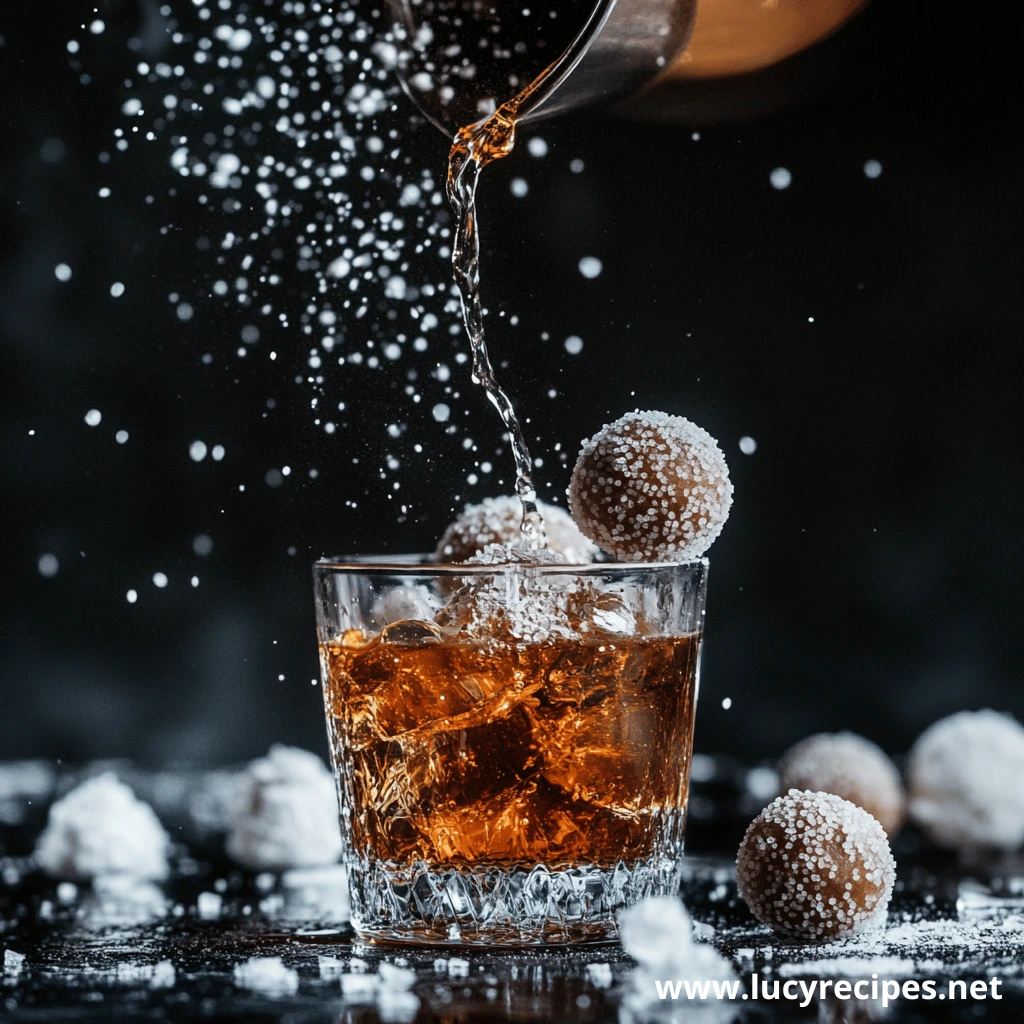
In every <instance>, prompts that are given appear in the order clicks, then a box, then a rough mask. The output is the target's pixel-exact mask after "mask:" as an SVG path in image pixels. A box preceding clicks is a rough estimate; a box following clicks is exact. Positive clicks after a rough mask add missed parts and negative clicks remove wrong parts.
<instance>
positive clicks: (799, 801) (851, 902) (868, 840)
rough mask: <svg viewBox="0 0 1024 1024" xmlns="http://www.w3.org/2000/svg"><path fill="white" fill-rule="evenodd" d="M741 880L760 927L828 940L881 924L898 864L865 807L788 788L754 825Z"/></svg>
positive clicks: (741, 861)
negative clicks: (765, 926) (762, 925)
mask: <svg viewBox="0 0 1024 1024" xmlns="http://www.w3.org/2000/svg"><path fill="white" fill-rule="evenodd" d="M736 878H737V882H738V884H739V891H740V895H741V896H742V897H743V898H744V900H746V902H747V906H748V907H750V910H751V912H752V913H753V915H754V916H755V917H756V918H757V919H758V920H759V921H760V922H761V923H762V924H766V925H768V927H769V928H771V929H772V930H773V931H776V932H778V933H780V934H782V935H788V936H792V937H794V938H803V939H814V940H827V939H836V938H839V937H840V936H843V935H847V934H849V933H851V932H857V931H861V930H862V929H864V928H866V927H867V926H869V925H871V924H874V923H880V922H881V921H882V920H883V915H884V914H885V910H886V908H887V907H888V905H889V900H890V898H891V896H892V887H893V882H894V881H895V879H896V865H895V862H894V861H893V858H892V853H891V851H890V850H889V841H888V839H887V838H886V835H885V831H884V830H883V828H882V826H881V825H880V824H879V823H878V821H877V820H876V819H875V818H873V817H871V815H870V814H868V812H867V811H865V810H864V809H863V808H862V807H858V806H857V805H856V804H852V803H850V801H849V800H844V799H842V797H838V796H835V795H834V794H832V793H812V792H809V791H806V790H797V789H791V790H790V791H789V792H788V793H786V794H784V795H783V796H780V797H777V798H776V799H775V800H774V801H773V802H772V803H770V804H769V805H768V806H767V807H766V808H765V809H764V810H763V811H762V812H761V813H760V814H759V815H758V816H757V817H756V818H755V819H754V820H753V822H751V824H750V827H749V828H748V829H747V833H746V835H745V836H744V837H743V842H742V843H740V849H739V854H738V856H737V860H736Z"/></svg>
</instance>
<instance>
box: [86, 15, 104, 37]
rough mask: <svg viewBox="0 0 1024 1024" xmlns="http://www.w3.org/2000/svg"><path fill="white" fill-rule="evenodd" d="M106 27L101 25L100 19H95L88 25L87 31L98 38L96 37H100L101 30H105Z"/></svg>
mask: <svg viewBox="0 0 1024 1024" xmlns="http://www.w3.org/2000/svg"><path fill="white" fill-rule="evenodd" d="M106 27H107V26H106V25H104V24H103V22H102V20H101V19H99V18H97V19H96V20H95V21H93V22H92V23H91V24H90V25H89V31H90V32H91V33H92V34H93V35H94V36H98V35H101V34H102V32H103V30H104V29H105V28H106Z"/></svg>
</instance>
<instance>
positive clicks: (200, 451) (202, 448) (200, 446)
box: [188, 441, 206, 462]
mask: <svg viewBox="0 0 1024 1024" xmlns="http://www.w3.org/2000/svg"><path fill="white" fill-rule="evenodd" d="M188 454H189V457H190V458H191V459H192V461H193V462H202V461H203V459H205V458H206V444H205V442H203V441H193V442H192V443H191V444H190V445H189V446H188Z"/></svg>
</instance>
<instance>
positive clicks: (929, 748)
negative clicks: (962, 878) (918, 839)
mask: <svg viewBox="0 0 1024 1024" xmlns="http://www.w3.org/2000/svg"><path fill="white" fill-rule="evenodd" d="M907 789H908V791H909V811H910V817H911V819H912V820H913V821H914V822H916V824H917V825H919V826H920V827H921V828H922V829H923V830H924V832H925V833H927V835H928V837H929V838H930V839H931V840H932V842H934V843H936V844H937V845H939V846H944V847H947V848H949V849H969V848H971V847H988V848H992V849H997V850H1016V849H1017V848H1018V847H1019V846H1021V844H1022V843H1024V726H1021V724H1020V722H1018V721H1017V720H1016V719H1015V718H1014V717H1013V716H1012V715H1008V714H1004V713H1002V712H999V711H990V710H985V711H961V712H958V713H957V714H955V715H950V716H949V717H948V718H943V719H941V720H940V721H938V722H936V723H935V724H934V725H932V726H930V727H929V728H928V729H926V730H925V731H924V732H923V733H922V734H921V736H920V737H918V740H917V742H916V743H915V744H914V746H913V748H912V749H911V751H910V757H909V759H908V761H907Z"/></svg>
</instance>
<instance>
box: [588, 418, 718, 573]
mask: <svg viewBox="0 0 1024 1024" xmlns="http://www.w3.org/2000/svg"><path fill="white" fill-rule="evenodd" d="M568 494H569V507H570V510H571V511H572V517H573V519H574V520H575V521H576V525H577V526H579V528H580V530H581V531H582V532H583V534H584V535H585V536H587V537H589V538H590V539H591V540H592V541H594V543H595V544H597V545H598V547H600V548H601V549H602V550H604V551H607V552H608V553H609V554H611V555H614V556H615V557H616V558H618V559H620V560H621V561H624V562H684V561H689V560H690V559H693V558H699V557H700V556H701V555H703V554H704V552H705V551H707V549H708V548H709V547H710V546H711V544H712V543H713V542H714V540H715V538H716V537H718V535H719V534H720V533H721V532H722V527H723V526H724V525H725V521H726V519H727V518H728V516H729V509H730V508H731V507H732V494H733V487H732V483H731V481H730V480H729V467H728V466H727V465H726V462H725V456H724V455H723V454H722V450H721V449H720V448H719V447H718V444H717V443H716V441H715V439H714V438H713V437H712V436H711V435H710V434H709V433H708V432H707V431H706V430H704V429H703V428H701V427H698V426H697V425H696V424H695V423H692V422H690V420H688V419H686V418H684V417H682V416H670V415H669V414H667V413H663V412H640V411H639V410H638V411H636V412H630V413H626V415H625V416H622V417H620V418H619V419H617V420H616V421H615V422H614V423H609V424H608V425H606V426H604V427H602V428H601V430H599V431H598V432H597V433H596V434H595V435H594V436H593V437H592V438H590V439H589V440H587V441H584V442H583V450H582V451H581V452H580V455H579V458H578V459H577V461H576V466H575V468H574V469H573V472H572V479H571V481H570V483H569V491H568Z"/></svg>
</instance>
